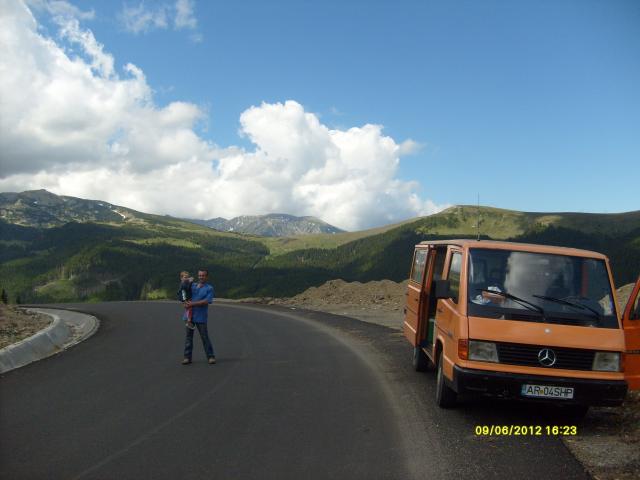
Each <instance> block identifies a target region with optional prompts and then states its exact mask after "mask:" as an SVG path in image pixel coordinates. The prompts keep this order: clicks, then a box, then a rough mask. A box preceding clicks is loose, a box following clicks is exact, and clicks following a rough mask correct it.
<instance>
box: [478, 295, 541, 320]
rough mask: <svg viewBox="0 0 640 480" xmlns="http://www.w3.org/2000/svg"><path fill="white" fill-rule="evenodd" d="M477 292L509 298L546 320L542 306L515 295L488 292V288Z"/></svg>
mask: <svg viewBox="0 0 640 480" xmlns="http://www.w3.org/2000/svg"><path fill="white" fill-rule="evenodd" d="M476 290H478V291H479V292H487V293H492V294H494V295H500V296H501V297H504V298H508V299H510V300H513V301H514V302H518V303H519V304H520V305H522V306H523V307H526V308H528V309H529V310H533V311H534V312H538V313H539V314H540V315H542V318H545V314H544V309H543V308H542V307H541V306H540V305H536V304H535V303H531V302H529V301H527V300H525V299H524V298H520V297H516V296H515V295H511V294H510V293H507V292H498V291H495V290H487V289H486V288H476Z"/></svg>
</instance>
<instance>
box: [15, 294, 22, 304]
mask: <svg viewBox="0 0 640 480" xmlns="http://www.w3.org/2000/svg"><path fill="white" fill-rule="evenodd" d="M21 303H22V300H20V295H16V305H20V304H21Z"/></svg>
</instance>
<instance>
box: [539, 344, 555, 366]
mask: <svg viewBox="0 0 640 480" xmlns="http://www.w3.org/2000/svg"><path fill="white" fill-rule="evenodd" d="M538 361H539V362H540V365H542V366H543V367H553V365H554V364H555V363H556V352H554V351H553V350H551V349H550V348H543V349H542V350H540V351H539V352H538Z"/></svg>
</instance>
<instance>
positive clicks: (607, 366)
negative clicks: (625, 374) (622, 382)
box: [592, 352, 620, 372]
mask: <svg viewBox="0 0 640 480" xmlns="http://www.w3.org/2000/svg"><path fill="white" fill-rule="evenodd" d="M592 370H597V371H599V372H619V371H620V353H619V352H596V354H595V356H594V357H593V367H592Z"/></svg>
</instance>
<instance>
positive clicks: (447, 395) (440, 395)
mask: <svg viewBox="0 0 640 480" xmlns="http://www.w3.org/2000/svg"><path fill="white" fill-rule="evenodd" d="M443 361H444V360H443V354H442V351H440V355H438V366H437V373H436V404H437V405H438V406H439V407H440V408H451V407H454V406H455V404H456V399H457V396H458V395H457V394H456V392H454V391H453V390H452V389H451V388H449V387H448V386H447V384H446V383H445V381H444V372H443V371H442V363H443Z"/></svg>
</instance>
